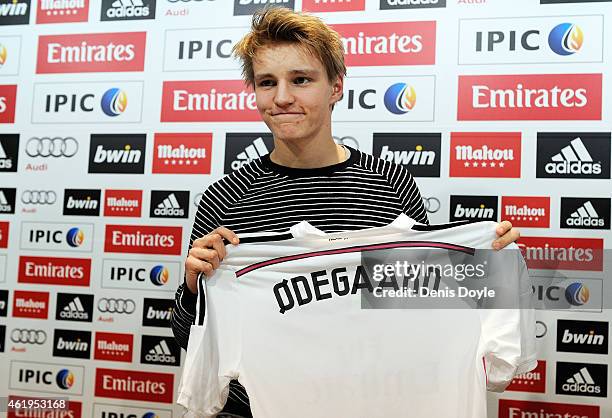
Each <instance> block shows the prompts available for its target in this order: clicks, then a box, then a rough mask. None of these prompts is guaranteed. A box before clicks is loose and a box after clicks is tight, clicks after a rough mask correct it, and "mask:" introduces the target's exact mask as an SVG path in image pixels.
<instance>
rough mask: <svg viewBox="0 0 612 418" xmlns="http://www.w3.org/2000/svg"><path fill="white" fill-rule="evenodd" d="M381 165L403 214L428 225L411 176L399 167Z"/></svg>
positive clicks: (421, 198) (423, 207) (419, 194)
mask: <svg viewBox="0 0 612 418" xmlns="http://www.w3.org/2000/svg"><path fill="white" fill-rule="evenodd" d="M383 164H385V165H386V167H384V169H383V171H384V173H385V175H386V177H387V179H388V180H389V183H391V186H392V187H393V189H394V190H395V191H396V193H397V195H398V197H399V199H400V201H401V202H402V210H403V212H404V213H405V214H406V215H408V216H409V217H411V218H412V219H414V220H415V221H417V222H420V223H422V224H426V225H429V219H428V217H427V211H426V210H425V204H424V203H423V196H421V192H420V191H419V187H418V186H417V184H416V181H414V178H413V177H412V174H410V172H409V171H408V170H407V169H406V168H404V167H403V166H401V165H398V164H393V163H390V162H388V161H384V162H383Z"/></svg>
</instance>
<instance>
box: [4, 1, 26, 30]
mask: <svg viewBox="0 0 612 418" xmlns="http://www.w3.org/2000/svg"><path fill="white" fill-rule="evenodd" d="M30 2H31V0H0V25H27V24H28V23H30V7H31V5H30Z"/></svg>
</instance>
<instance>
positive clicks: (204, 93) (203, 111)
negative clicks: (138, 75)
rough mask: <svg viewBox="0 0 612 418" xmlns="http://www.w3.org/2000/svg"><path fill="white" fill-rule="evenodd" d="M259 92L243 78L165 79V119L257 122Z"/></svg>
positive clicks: (168, 120) (163, 98)
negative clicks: (256, 93) (245, 82)
mask: <svg viewBox="0 0 612 418" xmlns="http://www.w3.org/2000/svg"><path fill="white" fill-rule="evenodd" d="M260 120H261V118H260V116H259V112H257V105H256V104H255V92H253V91H252V89H250V88H247V87H246V86H245V85H244V81H242V80H207V81H164V86H163V92H162V111H161V121H162V122H257V121H260Z"/></svg>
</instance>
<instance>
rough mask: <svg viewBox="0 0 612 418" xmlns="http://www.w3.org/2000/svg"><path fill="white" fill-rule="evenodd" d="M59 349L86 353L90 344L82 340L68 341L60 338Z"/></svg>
mask: <svg viewBox="0 0 612 418" xmlns="http://www.w3.org/2000/svg"><path fill="white" fill-rule="evenodd" d="M57 349H58V350H69V351H83V352H86V351H87V350H88V349H89V343H87V342H85V341H81V340H80V339H77V340H76V341H66V340H64V339H63V338H62V337H60V338H59V340H58V341H57Z"/></svg>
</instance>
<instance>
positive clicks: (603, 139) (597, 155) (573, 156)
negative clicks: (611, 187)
mask: <svg viewBox="0 0 612 418" xmlns="http://www.w3.org/2000/svg"><path fill="white" fill-rule="evenodd" d="M536 177H539V178H575V179H579V178H585V179H609V178H610V132H539V133H538V143H537V167H536Z"/></svg>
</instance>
